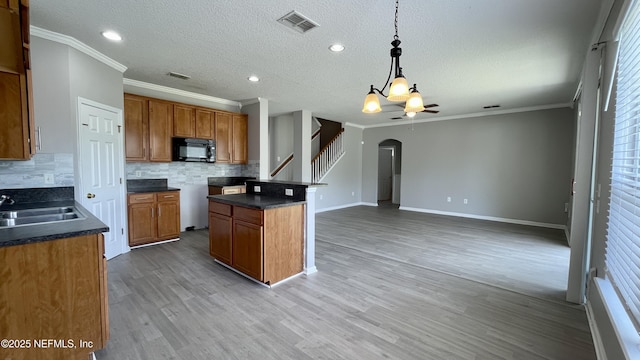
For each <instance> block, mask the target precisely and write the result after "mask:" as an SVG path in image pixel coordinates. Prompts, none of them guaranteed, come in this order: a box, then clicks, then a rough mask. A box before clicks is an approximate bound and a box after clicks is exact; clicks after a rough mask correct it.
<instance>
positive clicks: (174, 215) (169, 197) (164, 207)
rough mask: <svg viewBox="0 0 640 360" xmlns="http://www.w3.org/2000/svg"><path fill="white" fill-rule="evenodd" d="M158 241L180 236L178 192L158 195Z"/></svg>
mask: <svg viewBox="0 0 640 360" xmlns="http://www.w3.org/2000/svg"><path fill="white" fill-rule="evenodd" d="M157 220H158V234H157V235H158V240H167V239H175V238H177V237H179V236H180V198H179V193H178V192H171V193H159V194H158V216H157Z"/></svg>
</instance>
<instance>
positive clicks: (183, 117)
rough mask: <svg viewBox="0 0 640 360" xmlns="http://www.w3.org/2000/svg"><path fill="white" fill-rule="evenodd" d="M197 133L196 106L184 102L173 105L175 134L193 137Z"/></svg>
mask: <svg viewBox="0 0 640 360" xmlns="http://www.w3.org/2000/svg"><path fill="white" fill-rule="evenodd" d="M195 135H196V108H195V107H194V106H188V105H183V104H174V105H173V136H174V137H182V138H193V137H195Z"/></svg>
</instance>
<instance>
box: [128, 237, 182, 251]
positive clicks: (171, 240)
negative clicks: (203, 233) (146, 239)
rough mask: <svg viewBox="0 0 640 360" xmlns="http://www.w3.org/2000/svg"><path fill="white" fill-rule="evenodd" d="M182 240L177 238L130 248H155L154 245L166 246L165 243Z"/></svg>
mask: <svg viewBox="0 0 640 360" xmlns="http://www.w3.org/2000/svg"><path fill="white" fill-rule="evenodd" d="M178 240H180V238H175V239H169V240H164V241H158V242H153V243H149V244H142V245H138V246H130V247H129V248H130V249H140V248H143V247H147V246H154V245H160V244H164V243H168V242H174V241H178Z"/></svg>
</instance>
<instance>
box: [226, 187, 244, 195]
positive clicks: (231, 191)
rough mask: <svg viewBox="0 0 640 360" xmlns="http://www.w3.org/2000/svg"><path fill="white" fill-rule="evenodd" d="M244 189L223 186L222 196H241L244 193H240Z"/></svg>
mask: <svg viewBox="0 0 640 360" xmlns="http://www.w3.org/2000/svg"><path fill="white" fill-rule="evenodd" d="M243 189H244V186H225V187H223V188H222V193H223V194H224V195H228V194H242V193H244V191H242V190H243Z"/></svg>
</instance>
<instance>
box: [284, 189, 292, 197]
mask: <svg viewBox="0 0 640 360" xmlns="http://www.w3.org/2000/svg"><path fill="white" fill-rule="evenodd" d="M284 194H285V195H286V196H293V189H284Z"/></svg>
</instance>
